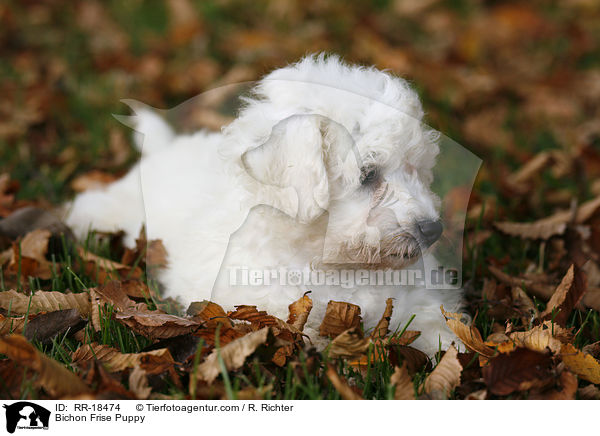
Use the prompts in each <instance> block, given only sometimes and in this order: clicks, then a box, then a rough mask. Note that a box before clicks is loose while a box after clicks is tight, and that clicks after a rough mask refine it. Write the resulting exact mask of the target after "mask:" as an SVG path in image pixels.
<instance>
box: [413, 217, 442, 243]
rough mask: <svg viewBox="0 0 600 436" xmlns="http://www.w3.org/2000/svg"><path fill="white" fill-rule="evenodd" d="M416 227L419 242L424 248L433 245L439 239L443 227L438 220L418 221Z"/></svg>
mask: <svg viewBox="0 0 600 436" xmlns="http://www.w3.org/2000/svg"><path fill="white" fill-rule="evenodd" d="M416 227H417V233H418V238H419V241H422V243H423V244H424V245H425V246H426V247H430V246H431V245H433V243H434V242H435V241H437V240H438V239H440V236H442V233H443V232H444V226H443V225H442V222H441V221H439V220H437V221H433V220H423V221H419V222H417V226H416Z"/></svg>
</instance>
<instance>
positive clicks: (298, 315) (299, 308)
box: [287, 292, 313, 331]
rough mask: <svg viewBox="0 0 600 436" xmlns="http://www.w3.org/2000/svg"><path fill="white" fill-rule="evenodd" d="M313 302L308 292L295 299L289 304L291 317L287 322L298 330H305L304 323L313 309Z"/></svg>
mask: <svg viewBox="0 0 600 436" xmlns="http://www.w3.org/2000/svg"><path fill="white" fill-rule="evenodd" d="M312 307H313V302H312V300H311V299H310V297H309V296H308V292H307V293H306V294H304V295H303V296H302V297H301V298H300V299H298V300H296V301H294V302H293V303H292V304H290V305H289V307H288V309H289V313H290V315H289V317H288V320H287V323H288V324H290V325H292V326H294V327H296V328H297V329H298V330H300V331H302V330H304V324H306V320H307V319H308V315H310V311H311V310H312Z"/></svg>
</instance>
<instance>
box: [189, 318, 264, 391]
mask: <svg viewBox="0 0 600 436" xmlns="http://www.w3.org/2000/svg"><path fill="white" fill-rule="evenodd" d="M268 335H269V327H264V328H262V329H260V330H258V331H255V332H252V333H248V334H247V335H246V336H243V337H241V338H239V339H236V340H234V341H231V342H230V343H229V344H227V345H225V346H224V347H220V348H215V350H214V351H213V352H212V353H211V354H210V355H209V356H208V357H207V358H206V360H205V361H204V362H202V363H201V364H200V365H198V367H197V368H196V377H197V378H198V379H200V380H204V381H206V382H207V383H209V384H210V383H212V382H213V381H214V380H215V379H216V378H217V376H218V375H219V374H220V373H221V363H220V362H219V360H222V362H223V365H224V367H225V369H226V370H227V371H232V370H235V369H238V368H239V367H241V366H242V365H243V364H244V362H245V361H246V358H247V357H248V356H250V355H251V354H252V353H254V351H256V349H257V348H258V347H259V346H260V345H263V344H264V343H265V342H266V341H267V337H268Z"/></svg>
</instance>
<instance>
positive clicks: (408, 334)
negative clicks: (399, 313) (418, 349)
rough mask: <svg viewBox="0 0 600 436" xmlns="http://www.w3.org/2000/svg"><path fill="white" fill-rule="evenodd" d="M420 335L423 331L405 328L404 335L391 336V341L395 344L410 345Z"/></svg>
mask: <svg viewBox="0 0 600 436" xmlns="http://www.w3.org/2000/svg"><path fill="white" fill-rule="evenodd" d="M419 336H421V332H420V331H417V330H405V331H404V332H402V335H399V334H396V335H393V336H391V337H390V338H389V343H390V344H393V345H410V344H412V343H413V342H414V341H415V340H416V339H417V338H418V337H419Z"/></svg>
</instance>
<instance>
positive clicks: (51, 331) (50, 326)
mask: <svg viewBox="0 0 600 436" xmlns="http://www.w3.org/2000/svg"><path fill="white" fill-rule="evenodd" d="M83 326H84V322H83V319H82V318H81V315H80V314H79V312H78V311H77V309H65V310H57V311H55V312H48V313H42V314H39V315H36V316H34V317H29V322H28V323H27V326H26V328H25V332H24V333H23V335H24V336H25V337H26V338H27V340H28V341H39V342H41V343H43V344H45V343H48V342H50V341H51V340H52V338H54V337H56V336H57V335H60V334H63V333H65V332H67V331H68V330H71V332H72V331H75V329H76V328H78V329H81V328H83Z"/></svg>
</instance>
